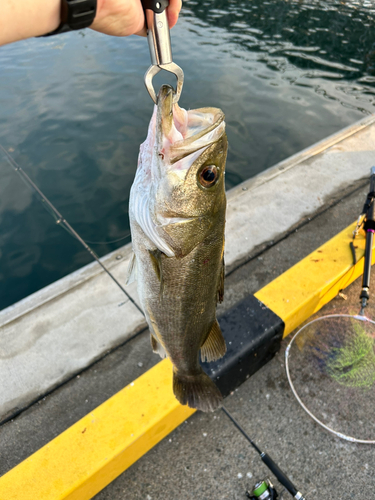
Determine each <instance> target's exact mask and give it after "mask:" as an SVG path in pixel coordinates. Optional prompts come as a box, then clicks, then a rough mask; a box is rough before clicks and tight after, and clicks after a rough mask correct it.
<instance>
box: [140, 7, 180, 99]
mask: <svg viewBox="0 0 375 500" xmlns="http://www.w3.org/2000/svg"><path fill="white" fill-rule="evenodd" d="M142 5H143V9H144V11H145V19H146V26H147V39H148V46H149V49H150V56H151V66H150V67H149V68H148V70H147V71H146V74H145V85H146V88H147V90H148V93H149V94H150V96H151V99H152V100H153V101H154V103H155V104H157V96H156V93H155V90H154V87H153V84H152V79H153V78H154V76H155V75H156V74H157V73H159V71H161V70H162V69H163V70H165V71H168V72H169V73H173V74H174V75H175V76H176V78H177V84H176V88H175V89H174V95H173V102H174V103H176V102H178V100H179V99H180V95H181V91H182V85H183V83H184V72H183V71H182V69H181V68H180V67H179V66H177V64H175V63H174V62H173V60H172V47H171V37H170V33H169V24H168V18H167V11H166V9H167V7H168V5H169V0H142Z"/></svg>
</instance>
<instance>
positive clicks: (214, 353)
mask: <svg viewBox="0 0 375 500" xmlns="http://www.w3.org/2000/svg"><path fill="white" fill-rule="evenodd" d="M226 352H227V346H226V345H225V340H224V337H223V334H222V333H221V330H220V326H219V323H218V321H217V320H216V321H215V323H214V324H213V325H212V328H211V331H210V333H209V334H208V337H207V339H206V340H205V342H204V344H203V345H202V347H201V360H202V361H208V362H210V361H215V360H216V359H220V358H222V357H223V356H224V354H225V353H226Z"/></svg>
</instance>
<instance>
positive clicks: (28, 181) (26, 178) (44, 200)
mask: <svg viewBox="0 0 375 500" xmlns="http://www.w3.org/2000/svg"><path fill="white" fill-rule="evenodd" d="M0 149H1V150H2V151H3V153H5V155H6V157H7V158H8V160H9V162H10V164H11V166H12V168H13V170H14V171H15V172H17V174H19V175H20V177H21V178H22V179H23V180H24V181H25V182H26V184H27V185H28V186H29V187H30V188H31V189H32V190H34V191H35V192H36V193H37V194H38V196H39V198H40V199H41V201H42V203H45V204H47V206H48V207H49V208H50V209H51V210H52V212H53V214H54V217H56V224H59V225H61V226H62V227H65V229H66V230H67V231H68V233H70V234H71V235H72V236H73V237H74V238H76V239H77V240H78V241H79V242H80V243H81V245H82V246H83V247H84V248H85V250H87V252H89V254H90V255H91V256H92V257H93V258H94V259H95V260H96V262H97V263H98V264H99V265H100V267H101V268H102V269H103V270H104V271H105V272H106V273H107V274H108V276H109V277H110V278H111V279H112V280H113V281H114V282H115V283H116V285H117V286H118V287H119V288H120V290H121V291H122V292H123V293H124V294H125V295H126V297H127V298H128V299H129V300H130V302H131V303H132V304H133V305H134V306H135V307H136V308H137V309H138V311H139V312H140V313H141V314H142V315H144V313H143V311H142V309H141V308H140V307H139V306H138V304H137V303H136V302H135V301H134V300H133V299H132V297H131V296H130V295H129V294H128V293H127V292H126V290H125V289H124V287H123V286H122V285H121V284H120V283H119V282H118V281H117V279H116V278H115V277H114V276H113V274H112V273H111V272H110V271H109V269H108V268H107V267H106V266H105V265H104V264H103V263H102V262H101V260H100V259H99V257H98V255H97V254H96V253H95V252H94V250H93V249H92V248H91V247H90V246H89V245H88V244H87V243H86V242H85V240H84V239H83V238H81V236H80V235H79V234H78V233H77V231H75V230H74V229H73V227H72V226H71V225H70V224H69V222H68V221H67V220H66V219H65V218H64V217H63V216H62V215H61V213H60V212H59V211H58V210H57V208H56V207H55V206H54V205H53V203H52V202H51V201H50V200H49V199H48V198H47V197H46V196H45V194H44V193H43V192H42V191H41V190H40V189H39V188H38V186H37V185H36V184H35V183H34V182H33V181H32V180H31V179H30V177H29V176H28V175H27V173H26V172H25V171H24V170H23V169H22V167H20V166H19V165H18V163H17V162H16V161H15V160H14V159H13V158H12V157H11V155H10V154H9V153H8V151H7V150H6V149H5V148H3V146H2V145H1V144H0Z"/></svg>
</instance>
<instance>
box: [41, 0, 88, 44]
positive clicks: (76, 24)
mask: <svg viewBox="0 0 375 500" xmlns="http://www.w3.org/2000/svg"><path fill="white" fill-rule="evenodd" d="M95 15H96V0H61V23H60V26H59V27H58V28H57V29H55V30H54V31H51V33H47V34H46V35H43V36H52V35H58V34H59V33H66V32H67V31H72V30H81V29H83V28H88V27H89V26H91V24H92V23H93V22H94V19H95Z"/></svg>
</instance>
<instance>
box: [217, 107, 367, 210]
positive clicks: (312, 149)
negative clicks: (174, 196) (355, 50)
mask: <svg viewBox="0 0 375 500" xmlns="http://www.w3.org/2000/svg"><path fill="white" fill-rule="evenodd" d="M373 124H375V114H374V115H371V116H367V117H366V118H363V119H361V120H359V121H358V122H356V123H354V124H353V125H349V126H348V127H345V128H343V129H341V130H339V131H338V132H335V133H334V134H332V135H330V136H328V137H325V138H324V139H322V140H321V141H319V142H316V143H315V144H313V145H311V146H308V147H307V148H305V149H302V151H299V152H298V153H296V154H294V155H292V156H289V157H288V158H286V159H285V160H282V161H280V162H279V163H276V165H273V166H272V167H270V168H268V169H267V170H265V171H264V172H261V173H260V174H258V175H256V176H254V177H252V178H250V179H247V180H246V181H244V182H242V183H241V184H239V185H238V186H235V187H234V188H232V189H231V190H230V191H229V192H228V194H227V197H228V201H229V200H230V201H232V200H234V199H235V198H237V197H238V196H240V195H243V191H250V192H251V191H252V190H254V189H256V188H257V187H258V186H261V185H263V184H266V183H267V182H270V181H272V179H274V178H275V177H277V176H279V175H281V174H283V173H284V172H286V171H288V170H290V169H292V168H295V167H297V166H298V165H299V164H301V163H302V162H304V161H306V160H309V159H310V158H313V157H314V156H317V155H318V154H320V153H322V152H323V151H325V150H327V149H328V148H330V147H332V146H335V145H336V144H339V143H340V142H342V141H344V140H345V139H347V138H348V137H351V136H353V135H355V134H357V133H358V132H360V131H361V130H363V129H365V128H366V127H368V126H370V125H373Z"/></svg>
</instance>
